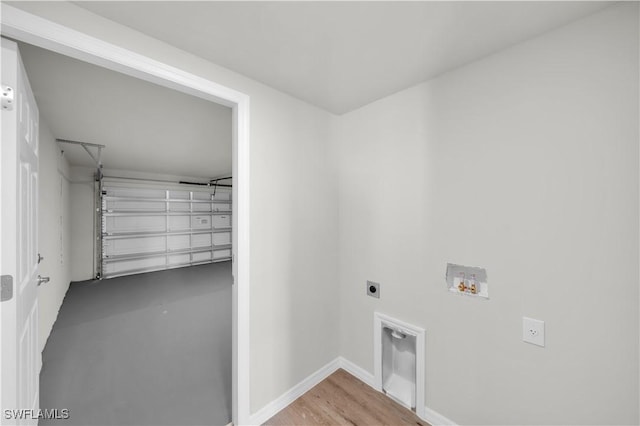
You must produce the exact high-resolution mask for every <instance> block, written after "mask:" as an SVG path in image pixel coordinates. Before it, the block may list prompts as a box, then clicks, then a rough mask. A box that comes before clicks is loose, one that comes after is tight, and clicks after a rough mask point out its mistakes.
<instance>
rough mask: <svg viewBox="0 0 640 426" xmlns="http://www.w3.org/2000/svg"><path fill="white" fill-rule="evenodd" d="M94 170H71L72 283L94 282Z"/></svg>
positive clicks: (72, 168) (83, 168)
mask: <svg viewBox="0 0 640 426" xmlns="http://www.w3.org/2000/svg"><path fill="white" fill-rule="evenodd" d="M94 172H95V169H89V168H85V167H71V188H70V189H71V200H70V202H71V223H72V225H71V281H85V280H92V279H94V277H95V273H94V268H95V265H94V263H95V259H94V251H93V250H94V242H95V241H94V239H95V232H94V214H95V213H94V208H95V201H94V184H95V180H94V178H93V173H94Z"/></svg>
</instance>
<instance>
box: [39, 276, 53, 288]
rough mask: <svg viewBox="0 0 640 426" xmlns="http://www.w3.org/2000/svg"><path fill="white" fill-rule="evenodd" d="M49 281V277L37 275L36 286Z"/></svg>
mask: <svg viewBox="0 0 640 426" xmlns="http://www.w3.org/2000/svg"><path fill="white" fill-rule="evenodd" d="M50 279H51V278H49V277H41V276H40V275H38V286H39V285H40V284H44V283H48V282H49V280H50Z"/></svg>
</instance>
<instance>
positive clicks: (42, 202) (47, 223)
mask: <svg viewBox="0 0 640 426" xmlns="http://www.w3.org/2000/svg"><path fill="white" fill-rule="evenodd" d="M39 127H40V154H39V164H38V166H39V173H40V175H39V179H40V182H39V188H38V192H39V193H38V200H39V201H38V202H39V212H38V228H39V232H38V238H39V241H38V252H39V253H40V254H41V255H42V256H43V257H44V259H43V260H42V262H41V263H40V266H39V269H38V273H39V274H40V275H42V276H43V277H50V278H51V281H50V282H48V283H46V284H43V285H41V286H40V287H39V288H38V306H39V316H40V320H39V321H40V322H39V335H40V337H39V346H40V351H42V350H43V349H44V346H45V344H46V343H47V339H48V337H49V334H50V333H51V328H52V327H53V323H54V322H55V321H56V318H57V317H58V311H59V310H60V306H61V305H62V300H63V299H64V296H65V294H66V292H67V289H68V288H69V282H70V281H71V276H70V246H71V239H70V229H71V226H70V225H71V224H70V216H71V215H70V209H69V207H70V204H69V186H70V184H69V164H68V162H67V160H66V159H65V158H64V156H63V155H62V152H61V151H60V149H59V148H58V146H57V144H56V141H55V138H54V137H53V135H52V134H51V132H50V131H49V128H48V126H47V124H46V123H45V122H44V121H43V120H42V117H41V121H40V126H39Z"/></svg>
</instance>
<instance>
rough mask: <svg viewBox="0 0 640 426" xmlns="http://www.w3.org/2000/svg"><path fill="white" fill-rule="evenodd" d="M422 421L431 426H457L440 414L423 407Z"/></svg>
mask: <svg viewBox="0 0 640 426" xmlns="http://www.w3.org/2000/svg"><path fill="white" fill-rule="evenodd" d="M423 420H424V421H426V422H427V423H429V424H430V425H431V426H458V425H457V424H456V423H455V422H454V421H453V420H449V419H448V418H446V417H445V416H443V415H442V414H440V413H438V412H437V411H435V410H432V409H431V408H429V407H427V406H425V407H424V419H423Z"/></svg>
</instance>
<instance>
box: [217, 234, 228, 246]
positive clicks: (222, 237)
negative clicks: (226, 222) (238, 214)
mask: <svg viewBox="0 0 640 426" xmlns="http://www.w3.org/2000/svg"><path fill="white" fill-rule="evenodd" d="M226 244H231V232H218V233H215V234H213V245H214V246H223V245H226Z"/></svg>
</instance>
